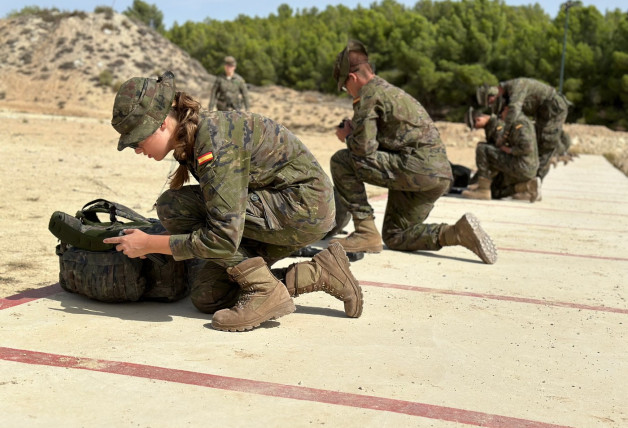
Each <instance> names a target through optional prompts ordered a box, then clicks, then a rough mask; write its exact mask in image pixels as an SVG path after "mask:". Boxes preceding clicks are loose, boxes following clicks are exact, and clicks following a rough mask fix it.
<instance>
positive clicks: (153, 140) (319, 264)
mask: <svg viewBox="0 0 628 428" xmlns="http://www.w3.org/2000/svg"><path fill="white" fill-rule="evenodd" d="M111 123H112V125H113V127H114V128H115V130H116V131H117V132H118V133H119V134H120V140H119V142H118V150H123V149H124V148H126V147H130V148H132V149H133V150H135V153H137V154H144V155H146V156H148V157H149V158H152V159H155V160H156V161H161V160H162V159H164V157H166V156H167V155H168V154H169V153H170V152H174V153H173V154H174V158H175V159H176V160H177V161H178V162H179V167H178V169H177V170H176V171H175V173H174V174H173V175H172V176H171V178H172V180H171V183H170V189H169V190H167V191H166V192H164V193H163V194H162V195H161V196H160V197H159V199H158V200H157V203H156V206H157V214H158V216H159V219H160V220H161V223H162V224H163V226H164V227H165V228H166V230H167V231H168V234H167V235H147V234H145V233H143V232H141V231H140V230H137V229H130V230H126V233H127V234H126V235H125V236H122V237H115V238H108V239H106V240H105V242H106V243H111V244H117V247H116V249H117V250H118V251H123V252H124V254H126V255H128V256H129V257H142V256H145V255H146V254H150V253H160V254H172V255H173V257H174V258H175V260H192V264H191V268H190V271H189V275H190V276H191V277H193V280H192V286H191V298H192V302H193V303H194V305H195V306H196V307H197V308H198V309H199V310H200V311H202V312H205V313H214V312H215V313H214V316H213V318H212V327H214V328H216V329H218V330H228V331H243V330H248V329H251V328H254V327H256V326H258V325H259V324H260V323H262V322H264V321H267V320H269V319H272V318H277V317H280V316H283V315H287V314H289V313H291V312H293V311H294V310H295V306H294V303H293V301H292V298H291V295H298V294H302V293H306V292H311V291H319V290H322V291H325V292H327V293H329V294H331V295H332V296H334V297H336V298H338V299H340V300H342V301H343V302H344V306H345V312H346V314H347V316H349V317H354V318H355V317H359V316H360V314H361V313H362V306H363V303H362V290H361V288H360V286H359V284H358V282H357V280H356V279H355V278H354V277H353V275H352V274H351V271H350V270H349V261H348V259H347V257H346V254H345V251H344V250H343V248H342V246H340V245H338V244H336V245H330V246H329V248H327V249H326V250H324V251H322V252H320V253H319V254H317V255H315V256H314V258H313V259H312V261H309V262H301V263H295V264H293V265H291V266H290V267H288V268H287V269H283V270H282V271H277V272H278V273H279V272H281V273H283V274H285V285H284V284H282V282H281V281H280V280H279V279H277V278H276V277H275V276H274V275H273V273H272V272H271V271H270V269H269V265H272V263H274V262H276V261H277V260H279V259H282V258H284V257H287V256H289V255H290V254H291V253H292V252H294V251H296V250H298V249H300V248H302V247H305V246H306V245H308V244H311V243H313V242H316V241H318V240H320V239H321V238H322V237H323V236H324V235H325V234H326V233H327V232H328V231H329V230H330V229H331V228H332V226H333V224H334V223H333V222H334V199H333V187H332V185H331V181H330V180H329V178H328V177H327V175H326V174H325V172H324V171H323V169H322V168H321V166H320V165H319V164H318V162H317V161H316V159H315V158H314V156H313V155H312V154H311V153H310V151H309V150H308V149H307V147H305V145H304V144H303V143H302V142H301V141H300V140H299V139H298V138H297V137H296V136H295V135H294V134H293V133H291V132H290V131H289V130H288V129H286V128H285V127H283V126H282V125H280V124H278V123H276V122H274V121H272V120H270V119H268V118H266V117H263V116H260V115H257V114H253V113H245V112H212V113H208V114H207V113H206V112H201V111H200V104H199V103H198V102H197V101H195V100H194V99H193V98H191V97H190V96H189V95H187V94H186V93H184V92H176V91H175V85H174V75H173V74H172V73H171V72H166V73H165V74H164V75H163V76H161V77H160V78H159V79H157V80H155V79H146V78H139V77H135V78H133V79H130V80H128V81H127V82H125V83H124V84H123V85H122V86H121V88H120V90H119V91H118V94H117V95H116V99H115V103H114V107H113V119H112V121H111ZM190 174H191V175H193V176H194V177H195V178H196V180H197V181H198V182H199V184H198V185H187V186H184V185H183V184H184V183H186V182H187V181H188V180H189V176H190Z"/></svg>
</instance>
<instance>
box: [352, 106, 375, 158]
mask: <svg viewBox="0 0 628 428" xmlns="http://www.w3.org/2000/svg"><path fill="white" fill-rule="evenodd" d="M360 103H361V104H360V106H359V107H358V108H357V109H356V111H355V113H354V115H353V119H352V120H351V124H352V125H353V132H352V133H351V134H350V135H349V136H348V137H347V139H346V142H347V147H348V148H349V150H350V151H351V153H353V154H354V155H356V156H368V155H370V154H372V153H374V152H375V151H376V150H377V148H378V147H379V143H378V142H377V118H378V117H379V115H378V114H377V104H376V103H372V102H365V103H362V101H360Z"/></svg>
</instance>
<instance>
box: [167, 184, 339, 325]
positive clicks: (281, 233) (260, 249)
mask: <svg viewBox="0 0 628 428" xmlns="http://www.w3.org/2000/svg"><path fill="white" fill-rule="evenodd" d="M262 192H263V191H256V193H250V194H249V199H248V202H247V209H246V220H245V226H244V233H243V236H242V239H241V241H240V246H239V247H238V249H237V250H236V252H235V253H234V254H233V256H232V257H230V258H228V259H222V260H220V259H211V260H209V259H190V260H186V266H187V268H188V278H189V282H190V297H191V299H192V303H194V306H196V307H197V308H198V309H199V310H200V311H201V312H204V313H214V312H216V311H217V310H219V309H223V308H228V307H231V306H233V304H234V303H235V301H236V300H237V297H238V294H239V287H238V285H237V284H236V283H234V282H232V281H231V280H230V279H229V277H228V275H227V267H230V266H235V265H237V264H238V263H240V262H241V261H243V260H245V259H247V258H251V257H258V256H259V257H262V258H264V260H265V261H266V263H268V265H269V266H270V265H272V264H273V263H275V262H276V261H278V260H280V259H282V258H285V257H287V256H289V255H290V254H291V253H293V252H294V251H296V250H298V249H300V248H303V247H305V246H306V245H309V244H312V243H314V242H316V241H318V240H320V239H321V238H322V237H323V236H324V235H325V234H326V233H327V231H328V230H329V229H330V228H331V227H332V225H333V218H334V205H333V197H332V192H331V189H329V199H330V203H329V204H326V206H323V207H322V208H321V209H322V210H321V212H323V211H324V209H327V210H329V212H328V213H327V215H326V217H325V218H324V219H322V220H320V219H319V220H317V219H312V221H311V222H310V223H309V224H308V228H307V231H305V230H303V229H304V228H303V225H302V224H301V221H302V220H303V219H302V218H301V219H293V218H284V217H281V218H277V216H275V217H274V224H273V226H272V227H269V225H268V222H267V221H266V219H265V211H264V210H265V207H264V206H263V205H262V204H261V203H260V200H259V199H260V197H259V196H258V194H259V193H262ZM253 195H255V196H253ZM272 200H273V199H272V198H266V201H272ZM156 206H157V215H158V216H159V219H160V220H161V223H162V224H163V226H164V227H165V228H166V230H167V231H168V233H169V234H171V235H178V234H187V233H191V232H193V231H195V230H198V229H200V228H205V227H207V216H208V215H209V214H208V212H207V208H206V206H205V200H204V199H203V194H202V191H201V188H200V186H198V185H192V186H183V187H182V188H181V189H179V190H167V191H166V192H164V193H163V194H162V195H161V196H160V197H159V199H158V200H157V203H156ZM268 208H269V209H270V210H272V211H274V212H275V213H276V212H277V211H279V209H277V207H268ZM321 212H318V213H317V215H320V214H321ZM295 217H296V216H295Z"/></svg>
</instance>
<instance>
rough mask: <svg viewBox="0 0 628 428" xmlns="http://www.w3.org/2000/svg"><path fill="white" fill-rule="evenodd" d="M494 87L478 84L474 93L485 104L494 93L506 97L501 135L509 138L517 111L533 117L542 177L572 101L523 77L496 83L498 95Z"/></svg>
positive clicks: (536, 81)
mask: <svg viewBox="0 0 628 428" xmlns="http://www.w3.org/2000/svg"><path fill="white" fill-rule="evenodd" d="M493 88H494V87H490V86H486V85H484V86H482V87H480V88H478V91H477V93H476V95H477V96H478V102H480V100H481V98H482V99H483V100H485V102H486V105H488V106H491V105H492V104H493V103H494V102H495V100H496V98H497V96H501V95H507V96H508V97H509V99H510V107H509V113H508V115H507V116H506V117H505V118H504V122H505V124H504V135H503V138H504V139H507V138H508V137H507V136H508V134H509V133H510V132H511V131H512V127H513V121H514V119H515V118H516V117H517V116H519V113H520V112H523V113H525V114H526V115H528V116H529V117H531V118H532V119H533V120H534V127H535V130H536V140H537V145H538V152H539V169H538V171H537V173H536V175H537V177H540V178H541V179H543V178H545V176H546V175H547V173H548V171H549V167H550V164H551V159H552V156H554V155H555V154H557V153H556V152H557V150H558V147H559V145H560V141H561V135H562V131H563V124H564V123H565V120H566V119H567V113H568V110H569V106H570V105H571V103H570V102H569V101H568V100H567V98H565V96H564V95H563V94H559V93H558V92H557V91H556V89H554V88H553V87H551V86H549V85H546V84H545V83H542V82H539V81H538V80H534V79H530V78H525V77H522V78H518V79H512V80H507V81H505V82H500V84H499V86H498V87H497V94H498V95H497V96H495V95H493V94H494V89H493Z"/></svg>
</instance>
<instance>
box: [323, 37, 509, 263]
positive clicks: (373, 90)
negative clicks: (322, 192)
mask: <svg viewBox="0 0 628 428" xmlns="http://www.w3.org/2000/svg"><path fill="white" fill-rule="evenodd" d="M333 76H334V79H335V80H336V82H337V85H338V90H341V89H345V90H346V91H347V92H348V93H349V94H350V95H351V96H353V112H354V114H353V118H352V119H351V120H345V121H344V123H343V126H341V127H338V128H337V129H336V136H337V137H338V139H339V140H340V141H342V142H345V143H346V145H347V148H346V149H342V150H339V151H338V152H336V153H335V154H334V155H333V156H332V159H331V173H332V179H333V181H334V185H335V188H336V190H337V194H338V201H337V204H343V205H344V206H345V207H346V208H347V210H348V211H349V212H350V213H351V215H352V217H353V223H354V226H355V231H354V232H353V233H352V234H350V235H349V236H348V237H347V238H345V239H338V240H332V241H331V242H332V243H333V242H339V243H340V244H342V246H343V247H345V249H346V250H347V251H352V252H371V253H378V252H380V251H382V249H383V246H382V235H380V233H379V232H378V230H377V227H376V226H375V218H374V216H373V208H372V207H371V205H370V204H369V203H368V199H367V196H366V189H365V186H364V183H370V184H373V185H376V186H381V187H386V188H388V189H389V190H388V204H387V207H386V214H385V216H384V226H383V230H382V234H383V240H384V243H386V245H387V246H388V248H390V249H392V250H400V251H415V250H432V251H437V250H440V249H441V248H442V247H443V246H450V245H462V246H464V247H466V248H468V249H469V250H471V251H473V252H474V253H475V254H476V255H477V256H478V257H480V259H482V261H483V262H484V263H488V264H492V263H495V261H496V260H497V250H496V249H495V246H494V245H493V242H492V241H491V239H490V237H489V236H488V235H487V234H486V233H485V232H484V230H483V229H482V228H481V226H480V224H479V221H478V220H477V218H475V216H474V215H473V214H471V213H467V214H465V215H464V216H463V217H462V218H460V220H458V222H456V224H455V225H448V224H426V223H424V222H425V220H426V219H427V216H428V215H429V213H430V212H431V211H432V208H433V207H434V203H435V202H436V200H437V199H438V198H440V197H441V196H442V195H443V194H444V193H446V192H447V191H448V189H449V187H450V185H451V182H452V172H451V168H450V164H449V160H448V159H447V153H446V151H445V146H444V144H443V142H442V141H441V139H440V134H439V132H438V130H437V129H436V126H435V125H434V122H433V121H432V119H431V118H430V117H429V115H428V114H427V112H426V111H425V109H424V108H423V106H421V104H420V103H419V102H418V101H417V100H415V99H414V98H412V97H411V96H410V95H408V94H407V93H405V92H404V91H402V90H401V89H399V88H397V87H395V86H393V85H391V84H390V83H388V82H386V81H385V80H384V79H382V78H380V77H378V76H376V75H375V74H374V73H373V68H372V67H371V65H370V64H369V62H368V53H367V51H366V47H365V46H364V45H363V44H362V43H360V42H359V41H357V40H352V41H350V42H349V43H348V45H347V47H346V48H345V49H344V50H343V51H342V52H340V53H339V54H338V56H337V59H336V63H335V66H334V73H333Z"/></svg>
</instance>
